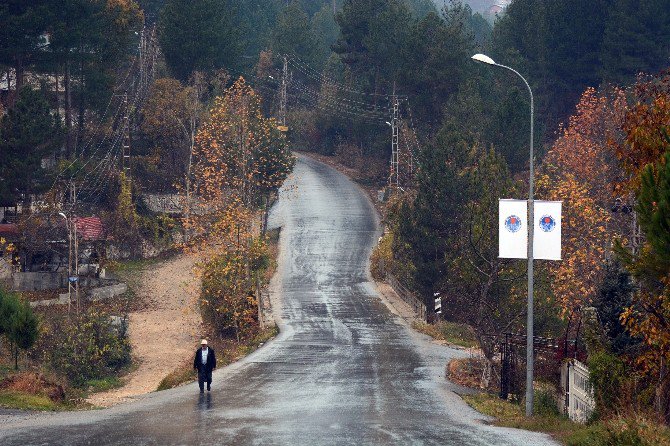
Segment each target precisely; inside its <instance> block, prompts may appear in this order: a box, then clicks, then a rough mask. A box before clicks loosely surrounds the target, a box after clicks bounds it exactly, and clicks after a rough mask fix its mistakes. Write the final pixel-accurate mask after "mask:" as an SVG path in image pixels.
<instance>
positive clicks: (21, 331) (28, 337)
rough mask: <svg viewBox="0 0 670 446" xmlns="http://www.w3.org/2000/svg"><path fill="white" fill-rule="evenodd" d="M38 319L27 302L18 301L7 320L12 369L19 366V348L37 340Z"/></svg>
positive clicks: (27, 347)
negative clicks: (12, 348) (12, 356)
mask: <svg viewBox="0 0 670 446" xmlns="http://www.w3.org/2000/svg"><path fill="white" fill-rule="evenodd" d="M38 334H39V321H38V319H37V316H36V315H35V313H33V309H32V308H31V307H30V304H29V303H28V302H25V301H23V302H19V304H18V305H17V307H16V309H15V311H14V313H13V314H12V316H11V318H10V320H9V330H8V331H7V337H8V338H9V341H10V343H11V344H12V346H13V347H14V352H13V353H14V369H16V370H18V368H19V350H28V349H29V348H30V347H32V346H33V345H34V344H35V341H37V336H38Z"/></svg>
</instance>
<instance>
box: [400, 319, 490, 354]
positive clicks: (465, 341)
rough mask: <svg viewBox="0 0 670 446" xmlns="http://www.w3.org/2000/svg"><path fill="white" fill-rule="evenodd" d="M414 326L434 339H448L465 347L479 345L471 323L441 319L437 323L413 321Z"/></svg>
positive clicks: (447, 340)
mask: <svg viewBox="0 0 670 446" xmlns="http://www.w3.org/2000/svg"><path fill="white" fill-rule="evenodd" d="M412 328H413V329H415V330H416V331H419V332H421V333H423V334H427V335H428V336H430V337H432V338H433V339H437V340H440V341H446V342H448V343H450V344H454V345H458V346H460V347H465V348H475V347H478V346H479V344H478V343H477V339H476V337H475V332H474V331H473V330H472V328H471V327H470V326H469V325H466V324H458V323H456V322H447V321H439V322H437V323H435V324H427V323H425V322H413V323H412Z"/></svg>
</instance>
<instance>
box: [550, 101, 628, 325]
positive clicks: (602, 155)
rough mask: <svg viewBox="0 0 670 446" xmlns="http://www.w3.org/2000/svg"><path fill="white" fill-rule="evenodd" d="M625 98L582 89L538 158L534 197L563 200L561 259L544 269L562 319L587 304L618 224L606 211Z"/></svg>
mask: <svg viewBox="0 0 670 446" xmlns="http://www.w3.org/2000/svg"><path fill="white" fill-rule="evenodd" d="M625 110H626V94H625V92H624V91H623V90H621V89H617V88H614V89H611V90H608V91H602V92H598V91H596V90H595V89H592V88H589V89H587V90H586V91H585V92H584V93H583V95H582V97H581V99H580V102H579V104H578V105H577V108H576V113H575V114H574V115H573V116H572V117H571V118H570V120H569V123H568V125H567V126H566V127H565V128H563V129H562V130H561V134H560V137H559V138H558V139H557V140H556V142H555V143H554V145H553V146H552V148H551V149H550V151H549V152H548V153H547V155H546V156H545V158H544V160H543V164H542V169H541V171H540V175H539V178H538V193H539V195H540V196H541V197H542V198H545V199H548V200H557V201H563V202H564V203H563V231H562V233H563V249H562V251H563V253H562V254H563V260H562V261H561V262H551V263H550V264H547V268H548V270H549V273H550V277H551V289H552V292H553V294H554V296H555V298H556V299H557V301H558V302H559V303H560V306H561V308H562V313H563V317H564V318H566V319H573V318H574V316H578V314H577V313H578V312H579V310H580V309H581V308H583V307H585V306H589V305H590V304H591V303H592V301H593V299H594V297H595V296H596V293H597V291H598V288H599V286H600V284H601V282H602V278H603V275H604V272H605V266H606V263H607V257H608V255H609V253H610V251H611V245H612V240H613V239H614V238H615V237H618V236H619V234H620V232H621V229H620V228H621V227H622V226H623V223H620V222H619V221H618V220H619V219H620V218H619V217H616V218H613V216H612V215H611V213H610V212H609V210H610V208H611V206H612V204H613V203H614V200H615V197H616V195H617V190H618V185H619V184H621V182H622V181H623V178H622V176H621V169H620V166H619V161H618V159H617V155H616V152H615V150H614V149H613V146H612V142H613V141H621V140H623V137H622V131H621V126H622V124H623V121H624V116H625Z"/></svg>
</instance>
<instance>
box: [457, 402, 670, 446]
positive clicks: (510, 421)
mask: <svg viewBox="0 0 670 446" xmlns="http://www.w3.org/2000/svg"><path fill="white" fill-rule="evenodd" d="M538 396H540V397H539V398H536V400H537V401H536V407H535V413H536V415H535V416H533V417H530V418H526V417H525V416H524V412H523V411H524V407H523V405H521V404H515V403H511V402H508V401H505V400H501V399H500V398H498V397H497V396H495V395H491V394H488V393H480V394H478V395H464V396H463V399H464V400H465V401H466V402H467V403H468V404H469V405H470V406H472V407H473V408H474V409H475V410H477V411H479V412H481V413H483V414H485V415H489V416H491V417H494V418H495V421H494V422H493V424H494V425H496V426H503V427H513V428H518V429H525V430H530V431H536V432H544V433H547V434H549V435H551V436H552V437H553V438H555V439H556V440H558V441H559V442H561V443H562V444H564V445H567V446H668V445H670V430H669V429H668V428H667V427H665V426H661V425H659V424H657V423H653V422H650V421H649V420H647V419H645V418H643V417H639V416H637V417H636V416H630V417H627V418H624V417H618V418H615V419H610V420H606V421H598V422H594V423H591V424H588V425H583V424H578V423H574V422H572V421H570V420H569V419H568V418H567V417H565V416H563V415H560V414H559V413H558V411H557V410H556V408H555V407H553V406H551V405H550V404H549V400H548V399H547V398H543V397H541V395H538Z"/></svg>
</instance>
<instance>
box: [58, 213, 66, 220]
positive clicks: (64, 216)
mask: <svg viewBox="0 0 670 446" xmlns="http://www.w3.org/2000/svg"><path fill="white" fill-rule="evenodd" d="M58 215H60V216H61V217H63V218H64V219H66V220H67V215H65V214H64V213H62V212H59V213H58Z"/></svg>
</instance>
